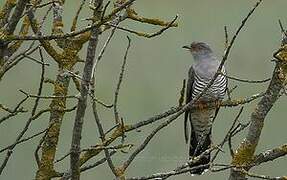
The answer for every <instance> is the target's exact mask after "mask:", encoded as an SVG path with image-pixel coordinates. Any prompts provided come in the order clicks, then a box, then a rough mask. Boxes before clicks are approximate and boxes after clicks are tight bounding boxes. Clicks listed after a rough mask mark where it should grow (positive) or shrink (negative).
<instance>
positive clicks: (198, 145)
mask: <svg viewBox="0 0 287 180" xmlns="http://www.w3.org/2000/svg"><path fill="white" fill-rule="evenodd" d="M183 48H185V49H188V50H189V51H190V53H191V54H192V56H193V59H194V64H193V65H192V66H191V67H190V69H189V72H188V81H187V91H186V103H189V102H190V101H192V99H194V98H195V97H196V96H198V95H199V94H201V93H202V91H203V90H204V89H205V88H206V87H207V85H208V84H209V83H210V81H211V80H212V79H213V78H214V75H215V74H216V72H217V69H218V67H219V64H220V61H219V60H218V59H217V58H216V56H215V55H214V53H213V51H212V50H211V48H210V47H209V45H208V44H206V43H204V42H193V43H191V45H188V46H183ZM221 71H222V73H223V74H225V68H224V67H223V68H222V70H221ZM226 90H227V79H226V77H225V76H224V75H221V74H220V75H218V76H217V78H216V79H215V80H214V82H213V84H212V85H211V86H210V87H209V88H208V90H207V91H206V92H205V93H204V94H202V96H201V97H200V98H199V99H198V100H197V101H196V103H197V104H198V105H199V107H202V108H198V109H195V110H193V111H191V110H188V111H186V112H185V116H184V134H185V141H186V143H189V157H190V158H193V157H196V156H198V155H200V154H201V153H203V152H204V151H206V150H207V149H209V148H210V146H211V142H212V141H211V129H212V123H213V120H214V119H215V117H216V115H217V113H218V110H219V108H204V106H202V105H204V104H208V103H210V102H216V101H220V100H222V99H223V98H224V95H225V92H226ZM205 107H206V106H205ZM188 122H189V123H188ZM189 129H190V131H191V132H190V133H189ZM188 140H189V141H188ZM209 162H210V154H206V155H205V156H203V157H202V158H201V159H200V160H199V161H198V162H197V163H193V164H191V167H195V166H199V165H206V164H208V163H209ZM208 168H209V167H208V165H206V166H205V167H202V168H198V169H196V170H194V171H192V172H191V173H192V174H202V173H203V172H204V170H205V169H208Z"/></svg>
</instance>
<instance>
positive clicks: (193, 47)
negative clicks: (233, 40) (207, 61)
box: [182, 42, 212, 59]
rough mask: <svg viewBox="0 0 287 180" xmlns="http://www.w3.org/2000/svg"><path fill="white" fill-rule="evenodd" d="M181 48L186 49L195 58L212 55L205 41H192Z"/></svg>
mask: <svg viewBox="0 0 287 180" xmlns="http://www.w3.org/2000/svg"><path fill="white" fill-rule="evenodd" d="M182 48H184V49H188V50H189V51H190V52H191V54H192V55H193V57H194V58H195V59H197V58H200V57H206V56H210V55H212V50H211V48H210V47H209V45H208V44H207V43H205V42H192V43H191V44H190V45H187V46H183V47H182Z"/></svg>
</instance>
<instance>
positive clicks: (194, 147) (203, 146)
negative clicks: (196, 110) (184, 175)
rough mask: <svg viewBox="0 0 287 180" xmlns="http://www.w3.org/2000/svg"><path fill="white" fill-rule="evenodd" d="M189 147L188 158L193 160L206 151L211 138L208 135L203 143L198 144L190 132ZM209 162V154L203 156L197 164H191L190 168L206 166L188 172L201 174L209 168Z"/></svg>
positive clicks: (193, 134)
mask: <svg viewBox="0 0 287 180" xmlns="http://www.w3.org/2000/svg"><path fill="white" fill-rule="evenodd" d="M190 136H191V137H190V146H189V158H190V159H191V158H194V157H196V156H199V155H200V154H202V153H203V152H205V151H206V150H207V149H209V148H210V145H211V137H210V135H208V136H207V137H206V138H205V139H204V140H203V141H204V142H199V141H198V140H197V139H196V137H195V133H194V131H192V133H191V135H190ZM209 162H210V153H208V154H205V155H204V156H203V157H202V158H201V159H199V160H198V161H197V162H194V163H191V164H190V167H191V168H192V167H196V166H202V165H206V166H204V167H199V168H196V169H195V170H192V171H190V173H191V174H198V175H200V174H202V173H203V172H204V170H205V169H208V168H209V166H207V164H208V163H209Z"/></svg>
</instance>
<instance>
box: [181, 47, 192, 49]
mask: <svg viewBox="0 0 287 180" xmlns="http://www.w3.org/2000/svg"><path fill="white" fill-rule="evenodd" d="M182 48H184V49H190V47H189V46H182Z"/></svg>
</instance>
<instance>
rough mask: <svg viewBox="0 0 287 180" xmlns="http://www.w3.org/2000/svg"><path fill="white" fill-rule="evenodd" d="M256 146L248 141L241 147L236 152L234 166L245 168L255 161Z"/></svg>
mask: <svg viewBox="0 0 287 180" xmlns="http://www.w3.org/2000/svg"><path fill="white" fill-rule="evenodd" d="M255 148H256V144H251V143H249V142H247V141H246V140H245V141H243V143H242V144H241V145H240V147H239V148H238V150H237V151H236V152H235V154H234V157H233V159H232V165H235V166H244V165H248V164H250V163H251V162H252V161H253V159H254V156H253V155H254V152H255Z"/></svg>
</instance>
